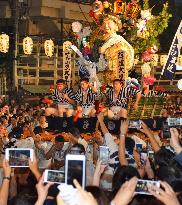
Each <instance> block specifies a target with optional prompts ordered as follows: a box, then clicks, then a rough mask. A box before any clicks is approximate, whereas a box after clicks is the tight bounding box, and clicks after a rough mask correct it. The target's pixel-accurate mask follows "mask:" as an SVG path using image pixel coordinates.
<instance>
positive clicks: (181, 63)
mask: <svg viewBox="0 0 182 205" xmlns="http://www.w3.org/2000/svg"><path fill="white" fill-rule="evenodd" d="M177 64H178V65H179V66H182V55H180V56H178V62H177Z"/></svg>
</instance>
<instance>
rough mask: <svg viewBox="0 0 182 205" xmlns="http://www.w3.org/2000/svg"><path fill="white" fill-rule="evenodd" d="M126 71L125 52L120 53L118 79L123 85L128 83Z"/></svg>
mask: <svg viewBox="0 0 182 205" xmlns="http://www.w3.org/2000/svg"><path fill="white" fill-rule="evenodd" d="M126 74H127V73H126V69H125V52H124V51H121V50H120V51H118V78H119V79H120V80H121V81H122V84H123V85H125V83H126Z"/></svg>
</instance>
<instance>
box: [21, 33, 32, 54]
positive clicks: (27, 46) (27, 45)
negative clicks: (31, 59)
mask: <svg viewBox="0 0 182 205" xmlns="http://www.w3.org/2000/svg"><path fill="white" fill-rule="evenodd" d="M32 51H33V40H32V39H31V38H30V37H26V38H24V39H23V52H24V53H25V54H27V55H30V54H31V53H32Z"/></svg>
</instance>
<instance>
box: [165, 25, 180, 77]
mask: <svg viewBox="0 0 182 205" xmlns="http://www.w3.org/2000/svg"><path fill="white" fill-rule="evenodd" d="M181 47H182V21H181V23H180V25H179V27H178V30H177V32H176V34H175V37H174V39H173V42H172V45H171V48H170V50H169V53H168V57H167V61H166V63H165V64H164V66H163V70H162V75H163V77H164V78H165V79H169V80H172V79H173V77H174V74H175V72H176V69H177V59H178V56H179V55H180V49H181Z"/></svg>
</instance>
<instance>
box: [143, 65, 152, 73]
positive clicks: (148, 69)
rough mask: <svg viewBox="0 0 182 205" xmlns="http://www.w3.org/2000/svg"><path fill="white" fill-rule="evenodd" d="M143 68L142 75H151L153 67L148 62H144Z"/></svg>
mask: <svg viewBox="0 0 182 205" xmlns="http://www.w3.org/2000/svg"><path fill="white" fill-rule="evenodd" d="M141 70H142V75H150V72H151V67H150V65H149V64H148V63H144V64H143V65H142V66H141Z"/></svg>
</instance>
